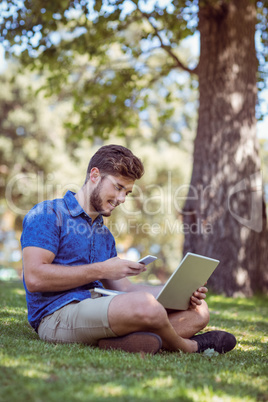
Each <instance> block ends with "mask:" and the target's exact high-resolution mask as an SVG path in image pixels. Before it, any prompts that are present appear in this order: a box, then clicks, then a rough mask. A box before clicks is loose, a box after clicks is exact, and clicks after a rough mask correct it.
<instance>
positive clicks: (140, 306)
mask: <svg viewBox="0 0 268 402" xmlns="http://www.w3.org/2000/svg"><path fill="white" fill-rule="evenodd" d="M139 296H140V297H139V302H138V303H137V305H136V308H135V312H134V314H135V318H136V320H137V321H139V322H140V323H142V324H143V325H144V326H146V327H148V328H154V329H158V328H161V327H162V326H163V325H166V323H167V322H168V315H167V313H166V310H165V308H164V307H163V306H162V305H161V304H160V303H159V302H158V301H157V300H156V299H155V297H154V296H153V295H152V294H150V293H146V292H141V293H140V295H139Z"/></svg>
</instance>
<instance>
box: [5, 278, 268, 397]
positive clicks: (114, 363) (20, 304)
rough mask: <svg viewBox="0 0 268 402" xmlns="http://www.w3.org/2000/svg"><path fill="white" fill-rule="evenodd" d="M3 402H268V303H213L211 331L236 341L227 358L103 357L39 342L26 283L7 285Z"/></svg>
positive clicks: (220, 300)
mask: <svg viewBox="0 0 268 402" xmlns="http://www.w3.org/2000/svg"><path fill="white" fill-rule="evenodd" d="M0 295H1V297H0V401H1V402H10V401H11V402H17V401H25V402H26V401H27V402H31V401H35V402H43V401H44V402H54V401H55V402H62V401H63V402H69V401H72V402H76V401H77V402H80V401H96V402H97V401H109V402H110V401H144V402H145V401H146V402H147V401H186V402H190V401H198V402H202V401H206V402H207V401H215V402H218V401H243V402H244V401H268V388H267V378H268V366H267V361H268V354H267V339H268V308H267V306H268V299H267V298H263V297H254V298H251V299H243V298H240V299H232V298H225V297H223V296H216V295H210V296H208V303H209V306H210V311H211V321H210V324H209V326H208V329H210V330H212V329H216V328H217V329H223V330H227V331H230V332H232V333H234V335H235V336H236V337H237V346H236V348H235V349H234V350H233V351H232V352H230V353H227V354H226V355H218V354H216V353H213V352H212V353H211V354H209V353H208V354H203V355H200V354H190V355H188V354H187V355H186V354H183V353H168V352H163V353H158V354H157V355H155V356H150V355H141V354H128V353H125V352H116V351H102V350H98V348H91V347H88V346H85V345H78V344H72V345H54V344H48V343H44V342H42V341H40V340H39V339H38V336H37V335H36V333H35V332H34V331H33V330H32V329H31V327H30V326H29V325H28V322H27V314H26V303H25V296H24V290H23V286H22V284H21V282H1V281H0Z"/></svg>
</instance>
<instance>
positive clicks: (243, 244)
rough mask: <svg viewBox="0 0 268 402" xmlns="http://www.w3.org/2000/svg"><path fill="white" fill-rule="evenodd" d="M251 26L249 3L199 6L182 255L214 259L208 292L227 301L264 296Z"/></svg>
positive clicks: (266, 275)
mask: <svg viewBox="0 0 268 402" xmlns="http://www.w3.org/2000/svg"><path fill="white" fill-rule="evenodd" d="M255 24H256V7H255V2H254V1H251V0H231V1H227V0H226V1H211V0H205V1H202V2H201V1H200V9H199V30H200V36H201V49H200V63H199V66H198V75H199V89H200V103H199V120H198V128H197V135H196V139H195V145H194V164H193V172H192V179H191V186H190V188H189V194H188V199H187V202H186V204H185V207H184V228H185V243H184V253H186V252H187V251H191V252H195V253H198V254H203V255H206V256H209V257H212V258H217V259H219V260H220V264H219V266H218V268H217V269H216V271H215V272H214V274H213V275H212V277H211V278H210V280H209V283H208V284H209V286H210V288H212V289H213V290H214V291H216V292H218V293H225V294H226V295H229V296H230V295H239V294H244V295H246V296H250V295H252V294H253V293H255V292H257V291H261V292H267V289H268V270H267V261H268V258H267V257H268V252H267V250H268V242H267V240H268V235H267V224H266V212H265V204H264V201H263V191H262V180H261V164H260V158H259V151H258V141H257V137H256V118H255V105H256V97H257V87H256V73H257V58H256V51H255V42H254V40H255V39H254V38H255Z"/></svg>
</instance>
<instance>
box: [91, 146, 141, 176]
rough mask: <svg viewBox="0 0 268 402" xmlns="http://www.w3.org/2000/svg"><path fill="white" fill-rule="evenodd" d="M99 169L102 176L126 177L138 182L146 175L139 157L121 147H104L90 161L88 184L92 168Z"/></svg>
mask: <svg viewBox="0 0 268 402" xmlns="http://www.w3.org/2000/svg"><path fill="white" fill-rule="evenodd" d="M94 167H96V168H98V169H99V171H100V173H101V174H111V175H112V176H119V175H120V176H124V177H128V178H130V179H132V180H138V179H140V178H141V176H142V175H143V173H144V166H143V164H142V162H141V160H140V159H139V158H137V156H135V155H133V153H132V152H131V151H130V150H129V149H128V148H125V147H123V146H121V145H104V146H103V147H101V148H100V149H99V150H98V151H97V152H96V153H95V154H94V155H93V156H92V158H91V159H90V161H89V164H88V168H87V176H86V182H87V181H88V179H89V175H90V171H91V169H92V168H94Z"/></svg>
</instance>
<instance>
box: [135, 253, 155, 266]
mask: <svg viewBox="0 0 268 402" xmlns="http://www.w3.org/2000/svg"><path fill="white" fill-rule="evenodd" d="M154 260H157V257H155V256H154V255H146V257H143V258H142V259H141V260H139V261H138V262H139V263H141V264H144V265H148V264H150V263H151V262H153V261H154Z"/></svg>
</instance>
